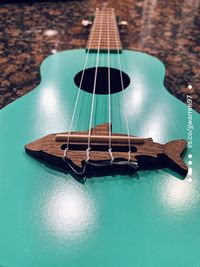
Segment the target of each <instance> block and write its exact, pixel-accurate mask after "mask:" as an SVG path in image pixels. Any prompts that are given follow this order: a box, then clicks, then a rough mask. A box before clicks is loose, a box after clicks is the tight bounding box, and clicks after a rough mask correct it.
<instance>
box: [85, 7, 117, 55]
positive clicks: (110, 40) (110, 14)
mask: <svg viewBox="0 0 200 267" xmlns="http://www.w3.org/2000/svg"><path fill="white" fill-rule="evenodd" d="M100 35H101V40H99V37H100ZM98 49H99V51H100V52H108V49H109V51H110V52H118V51H119V52H120V53H121V52H122V44H121V40H120V35H119V31H118V26H117V22H116V17H115V13H114V10H113V9H111V8H106V9H105V8H104V9H102V10H96V13H95V19H94V23H93V26H92V29H91V32H90V35H89V39H88V42H87V45H86V50H89V51H90V52H97V51H98Z"/></svg>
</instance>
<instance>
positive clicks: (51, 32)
mask: <svg viewBox="0 0 200 267" xmlns="http://www.w3.org/2000/svg"><path fill="white" fill-rule="evenodd" d="M57 34H58V31H57V30H52V29H49V30H45V31H44V35H46V36H49V37H51V36H55V35H57Z"/></svg>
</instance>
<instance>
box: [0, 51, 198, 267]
mask: <svg viewBox="0 0 200 267" xmlns="http://www.w3.org/2000/svg"><path fill="white" fill-rule="evenodd" d="M84 57H85V51H84V50H73V51H65V52H61V53H58V54H56V55H53V56H50V57H48V58H47V59H46V60H45V61H44V63H43V64H42V67H41V76H42V81H41V84H40V85H39V86H38V87H37V88H36V89H35V90H34V91H32V92H31V93H29V94H28V95H26V96H24V97H22V98H20V99H19V100H16V101H15V102H14V103H12V104H10V105H8V106H7V107H5V108H4V109H3V110H1V111H0V129H1V131H0V265H1V266H8V267H33V266H36V267H44V266H45V267H46V266H48V267H49V266H54V267H55V266H59V267H61V266H65V267H66V266H70V267H75V266H76V267H77V266H78V267H79V266H81V267H82V266H88V267H93V266H96V267H102V266H104V267H110V266H115V267H122V266H124V267H129V266H130V267H132V266H136V267H139V266H141V267H150V266H153V267H161V266H162V267H165V266H166V267H169V266H175V267H179V266H180V267H183V266H184V267H185V266H188V267H192V266H200V254H199V247H200V193H199V192H200V181H199V177H200V169H199V161H200V154H199V146H200V141H199V133H200V117H199V115H198V114H197V113H196V112H194V111H193V125H194V131H193V148H192V150H191V149H189V150H188V152H187V153H186V155H185V157H184V158H185V161H186V162H187V161H188V159H187V154H188V153H189V152H190V153H191V152H192V156H193V157H192V163H193V165H192V166H193V174H192V178H189V177H186V179H185V180H181V178H180V177H177V176H176V175H175V173H172V172H170V171H168V170H155V171H140V172H138V173H136V174H134V175H133V176H132V177H129V176H109V177H101V178H97V177H96V178H95V177H93V178H92V179H89V180H87V182H86V183H85V184H84V185H82V184H80V183H78V182H77V181H76V180H74V179H73V177H72V176H71V175H70V174H64V173H61V172H58V171H56V170H53V169H50V168H48V167H47V166H45V165H43V164H42V163H40V162H38V161H36V160H34V159H32V158H31V157H30V156H29V155H27V154H26V153H25V152H24V145H25V144H26V143H29V142H31V141H34V140H36V139H38V138H40V137H42V136H44V135H46V134H48V133H55V132H62V131H66V130H68V129H69V124H70V118H71V116H72V111H73V106H74V103H75V98H76V93H77V88H76V86H75V84H74V82H73V77H74V76H75V74H76V73H77V72H79V71H81V70H82V68H83V61H84ZM121 61H122V69H123V71H125V72H126V73H127V74H128V75H129V76H130V78H131V84H130V85H129V87H128V88H127V89H126V92H125V98H126V99H125V101H124V99H123V97H122V94H121V93H118V94H115V95H112V112H113V113H112V115H113V116H112V121H113V131H114V132H123V133H126V127H125V121H124V114H125V104H127V107H128V108H127V109H128V118H129V124H130V132H131V134H133V135H137V136H144V137H148V136H151V137H152V138H153V139H154V141H157V142H160V143H165V142H168V141H170V140H173V139H178V138H185V139H187V106H186V105H184V104H183V103H181V102H180V101H179V100H177V99H176V98H174V97H173V96H172V95H170V94H169V93H168V92H167V91H166V89H165V88H164V86H163V79H164V74H165V68H164V66H163V64H162V63H161V62H160V61H159V60H157V59H156V58H153V57H151V56H149V55H147V54H144V53H139V52H133V51H124V52H123V54H122V55H121ZM106 64H107V57H106V55H104V54H101V56H100V65H101V66H106ZM94 65H95V54H93V55H91V56H90V58H89V64H88V67H92V66H94ZM111 66H113V67H117V68H118V59H117V56H116V55H114V54H113V55H111ZM95 101H96V102H95V103H96V105H95V120H94V123H93V124H100V123H104V122H107V121H108V112H107V103H108V102H107V97H106V96H96V98H95ZM90 104H91V95H90V94H88V93H85V92H83V91H81V95H80V103H79V108H78V110H77V114H76V117H75V124H74V126H73V129H74V130H86V129H88V127H89V113H90Z"/></svg>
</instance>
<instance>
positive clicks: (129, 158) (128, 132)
mask: <svg viewBox="0 0 200 267" xmlns="http://www.w3.org/2000/svg"><path fill="white" fill-rule="evenodd" d="M112 17H113V18H114V20H115V27H114V29H115V42H116V46H117V55H118V64H119V71H120V81H121V88H122V94H123V100H124V103H125V121H126V128H127V135H128V149H129V151H128V161H130V160H131V140H130V130H129V122H128V111H127V105H126V102H125V93H124V89H125V88H124V81H123V76H122V70H121V66H122V64H121V59H120V52H119V45H118V41H117V36H119V30H118V31H117V25H116V19H115V16H114V9H112Z"/></svg>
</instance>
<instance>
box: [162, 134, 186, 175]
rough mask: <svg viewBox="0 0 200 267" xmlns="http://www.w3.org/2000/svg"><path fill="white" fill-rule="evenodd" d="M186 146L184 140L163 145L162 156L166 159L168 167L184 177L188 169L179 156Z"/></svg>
mask: <svg viewBox="0 0 200 267" xmlns="http://www.w3.org/2000/svg"><path fill="white" fill-rule="evenodd" d="M186 145H187V142H186V141H185V140H184V139H180V140H175V141H171V142H168V143H167V144H165V145H164V154H165V156H166V157H167V160H168V164H169V167H170V168H171V169H173V170H174V171H176V172H177V173H179V174H181V175H184V176H186V175H187V172H188V167H187V165H186V164H185V162H184V161H183V160H182V158H181V155H182V154H183V152H184V150H185V148H186Z"/></svg>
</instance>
